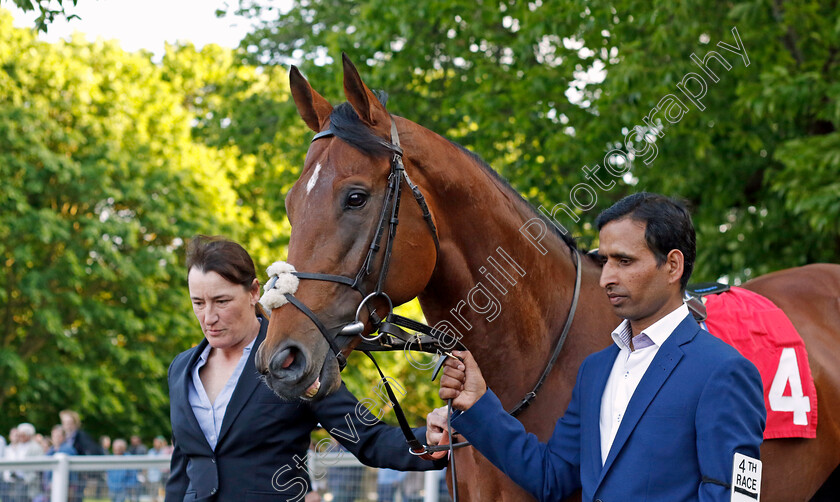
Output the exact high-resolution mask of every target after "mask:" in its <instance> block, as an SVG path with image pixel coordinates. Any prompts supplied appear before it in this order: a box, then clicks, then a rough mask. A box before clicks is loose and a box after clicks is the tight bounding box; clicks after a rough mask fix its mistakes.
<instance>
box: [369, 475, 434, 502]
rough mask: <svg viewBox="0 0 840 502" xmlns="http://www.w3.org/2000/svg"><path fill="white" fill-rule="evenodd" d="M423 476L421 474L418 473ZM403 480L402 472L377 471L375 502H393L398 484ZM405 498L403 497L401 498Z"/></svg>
mask: <svg viewBox="0 0 840 502" xmlns="http://www.w3.org/2000/svg"><path fill="white" fill-rule="evenodd" d="M419 474H420V476H421V477H422V476H423V473H422V472H420V473H419ZM403 479H405V472H404V471H395V470H394V469H379V471H378V472H377V473H376V500H377V502H394V498H395V495H396V493H397V490H398V489H399V488H400V483H401V482H402V480H403ZM403 498H405V496H403Z"/></svg>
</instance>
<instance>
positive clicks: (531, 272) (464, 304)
mask: <svg viewBox="0 0 840 502" xmlns="http://www.w3.org/2000/svg"><path fill="white" fill-rule="evenodd" d="M438 146H439V147H440V148H441V149H442V150H443V151H444V152H445V154H441V155H440V158H441V160H440V163H438V162H435V161H434V160H433V159H429V161H428V162H427V163H425V164H423V165H421V166H420V168H421V171H422V176H423V178H424V186H423V190H424V191H426V192H428V193H429V196H430V200H431V205H432V206H434V208H433V212H434V216H435V221H436V224H437V226H438V230H439V235H440V241H441V243H440V244H441V246H440V250H441V252H440V256H439V257H438V263H437V268H436V270H435V273H434V274H433V276H432V279H431V281H430V282H429V284H428V286H427V287H426V289H425V290H424V292H423V294H421V296H420V301H421V305H422V306H423V311H424V313H425V315H426V317H427V319H428V320H429V321H430V322H431V324H433V325H438V326H439V327H440V328H444V329H446V330H448V331H449V332H450V333H452V334H454V335H455V336H457V337H459V338H461V341H462V342H463V343H464V344H465V345H466V346H467V348H469V349H470V350H471V351H472V352H473V354H474V355H475V357H476V360H477V361H478V363H479V365H480V366H481V367H482V368H483V373H484V376H485V379H487V381H488V384H489V385H490V386H491V387H492V388H493V389H494V391H495V392H496V393H497V394H499V395H500V397H502V399H503V402H504V401H505V400H507V401H508V402H507V403H506V404H508V405H509V404H512V402H513V401H516V400H518V399H520V398H521V397H522V395H524V393H525V392H528V391H530V390H531V386H533V384H534V383H535V381H536V379H537V378H538V377H539V374H540V372H541V371H542V368H543V367H544V366H545V364H546V363H547V360H548V357H549V354H550V353H551V349H552V347H553V345H554V342H555V341H556V339H557V336H558V335H559V333H560V331H561V330H562V327H563V324H564V323H565V320H566V318H567V316H568V312H569V306H570V303H571V299H572V296H573V292H574V283H575V265H574V262H573V259H574V258H573V256H574V254H573V253H574V252H575V251H572V250H571V249H570V248H569V246H568V245H567V244H566V243H565V242H563V240H562V238H561V237H560V236H559V235H557V234H556V233H554V232H553V230H552V229H551V228H547V233H546V234H545V235H544V236H543V237H542V238H541V240H539V242H538V243H537V239H536V238H534V237H529V235H535V234H536V233H537V232H536V230H535V229H536V228H537V227H536V226H534V227H531V228H530V233H528V232H527V231H526V232H523V231H520V230H521V229H523V227H524V226H525V225H527V222H529V221H531V220H532V219H533V218H535V217H536V215H535V213H534V211H533V210H532V209H531V208H530V207H529V206H528V205H527V204H526V203H524V202H523V201H521V200H520V199H519V198H518V197H516V196H515V194H513V193H511V192H510V189H509V188H507V187H504V186H503V185H502V184H501V182H499V181H498V180H497V179H495V178H494V177H493V176H492V175H490V174H489V173H487V172H486V171H485V170H484V169H483V168H482V167H481V166H480V165H479V164H477V163H476V162H475V161H474V160H473V159H472V158H471V157H470V156H469V155H467V154H465V153H464V152H462V151H460V149H458V148H456V147H454V146H452V145H451V144H449V143H448V142H446V143H445V144H441V145H438ZM444 159H445V160H444ZM444 162H445V163H444ZM534 224H535V225H536V223H534ZM544 224H545V225H547V226H550V224H548V223H544ZM543 252H545V254H543ZM583 262H584V264H585V271H588V272H587V273H585V274H584V276H585V278H584V296H585V297H589V298H590V299H591V297H592V296H593V295H594V292H595V290H597V289H598V285H597V273H595V272H594V268H596V266H595V265H593V264H592V263H591V262H590V261H589V260H588V259H583ZM593 278H594V279H593ZM600 294H601V296H603V293H600ZM570 341H571V340H570ZM578 343H580V342H578ZM594 348H595V347H594V346H593V347H591V348H584V349H582V350H585V351H587V353H588V352H591V351H592V350H594ZM578 362H579V361H578ZM576 367H577V366H576V365H575V367H574V368H571V369H570V370H569V371H570V372H571V377H570V378H571V380H572V381H573V380H574V371H575V369H576ZM490 368H493V369H490Z"/></svg>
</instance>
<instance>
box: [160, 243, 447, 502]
mask: <svg viewBox="0 0 840 502" xmlns="http://www.w3.org/2000/svg"><path fill="white" fill-rule="evenodd" d="M187 273H188V276H187V278H188V282H189V292H190V299H191V301H192V304H193V311H194V313H195V316H196V318H197V319H198V322H199V324H200V325H201V329H202V331H203V332H204V339H203V340H202V341H201V343H199V344H198V345H197V346H196V347H193V348H192V349H189V350H187V351H186V352H183V353H181V354H180V355H178V356H177V357H176V358H175V360H174V361H173V362H172V364H171V366H170V368H169V396H170V417H171V420H172V435H173V445H174V451H173V454H172V464H171V474H170V477H169V480H168V481H167V484H166V501H167V502H175V501H178V502H180V501H183V500H190V501H191V500H207V501H210V500H218V501H227V500H247V501H257V502H258V501H261V500H266V501H270V500H302V499H303V498H304V495H305V494H306V493H307V492H309V491H310V486H311V482H310V479H309V475H308V473H307V471H306V453H307V447H308V446H309V442H310V438H309V436H310V433H311V432H312V430H313V429H315V427H316V426H317V425H318V424H319V423H320V424H321V426H322V427H324V429H326V430H327V431H329V432H330V433H332V434H333V435H334V437H335V438H336V439H337V440H338V441H339V442H340V443H341V444H342V445H343V446H344V447H345V448H347V449H348V450H349V451H350V452H352V453H353V454H354V455H356V456H357V457H358V458H359V459H360V460H361V461H362V462H363V463H365V464H367V465H371V466H375V467H390V468H393V469H400V470H429V469H436V468H442V467H443V466H444V465H445V464H443V463H438V464H435V463H432V462H430V461H425V460H420V459H419V458H417V457H414V456H412V455H409V454H408V451H407V447H406V444H405V439H404V438H403V436H402V433H401V432H400V430H399V429H397V428H395V427H390V426H387V425H385V424H383V423H381V422H377V421H376V420H373V421H372V420H370V415H368V414H363V415H362V416H360V415H359V410H360V407H359V402H358V400H357V399H356V398H355V397H354V396H353V395H352V394H351V393H350V391H348V390H347V388H346V387H344V386H343V385H342V387H341V390H340V391H339V392H337V393H335V394H333V395H331V396H329V397H327V398H324V399H322V400H320V401H317V402H309V403H305V402H302V401H283V400H281V399H280V398H279V397H277V396H276V395H275V394H274V393H273V392H272V391H271V390H270V389H269V388H268V386H266V385H265V384H263V382H262V381H261V377H260V375H259V373H258V372H257V370H256V367H255V366H254V355H255V353H256V351H257V348H258V347H259V345H260V343H262V341H263V340H264V339H265V332H266V328H267V327H268V316H267V315H266V314H265V312H264V311H263V310H262V307H261V306H260V304H259V281H258V280H257V277H256V273H255V270H254V263H253V261H252V260H251V257H250V255H248V253H247V251H245V249H244V248H242V246H240V245H239V244H237V243H235V242H233V241H230V240H227V239H223V238H220V237H206V236H198V237H196V238H194V239H193V240H192V241H191V242H190V243H189V246H188V248H187ZM361 409H363V407H362V408H361ZM415 435H416V436H417V437H418V439H419V438H423V437H424V435H425V430H424V429H418V430H416V431H415ZM313 495H315V494H313Z"/></svg>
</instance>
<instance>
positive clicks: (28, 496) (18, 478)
mask: <svg viewBox="0 0 840 502" xmlns="http://www.w3.org/2000/svg"><path fill="white" fill-rule="evenodd" d="M11 448H12V450H13V451H12V457H11V458H13V459H15V460H23V459H26V458H32V457H40V456H43V455H44V450H43V448H41V445H40V444H39V443H38V441H36V440H35V426H34V425H32V424H30V423H26V422H24V423H22V424H20V425H18V426H17V442H16V443H15V444H14V445H12V447H11ZM6 458H9V457H8V456H7V457H6ZM11 481H12V489H11V493H10V497H8V499H7V498H4V499H3V501H4V502H6V501H7V500H8V501H9V502H18V501H20V502H28V501H30V500H32V498H33V497H35V495H37V494H38V488H39V486H38V485H39V484H40V482H39V478H38V473H37V472H32V471H14V472H12V473H11Z"/></svg>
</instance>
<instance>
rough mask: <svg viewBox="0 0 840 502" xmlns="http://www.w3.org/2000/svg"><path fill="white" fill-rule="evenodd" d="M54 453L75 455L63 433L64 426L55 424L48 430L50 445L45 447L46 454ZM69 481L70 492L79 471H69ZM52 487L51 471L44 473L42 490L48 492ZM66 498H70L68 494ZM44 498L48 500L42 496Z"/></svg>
mask: <svg viewBox="0 0 840 502" xmlns="http://www.w3.org/2000/svg"><path fill="white" fill-rule="evenodd" d="M56 453H64V454H65V455H76V454H77V453H76V449H75V448H73V445H72V444H71V443H70V441H67V435H66V434H65V433H64V428H63V427H62V426H61V425H55V426H53V428H52V431H51V432H50V446H49V448H47V451H46V454H47V455H50V456H52V455H55V454H56ZM68 482H69V489H70V491H71V493H72V491H73V490H74V488H75V487H76V486H77V485H78V484H79V473H77V472H71V473H70V478H69V480H68ZM51 489H52V471H46V472H45V473H44V482H43V492H44V493H45V494H47V493H50V490H51ZM68 498H70V497H69V496H68ZM44 500H49V499H47V498H44Z"/></svg>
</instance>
